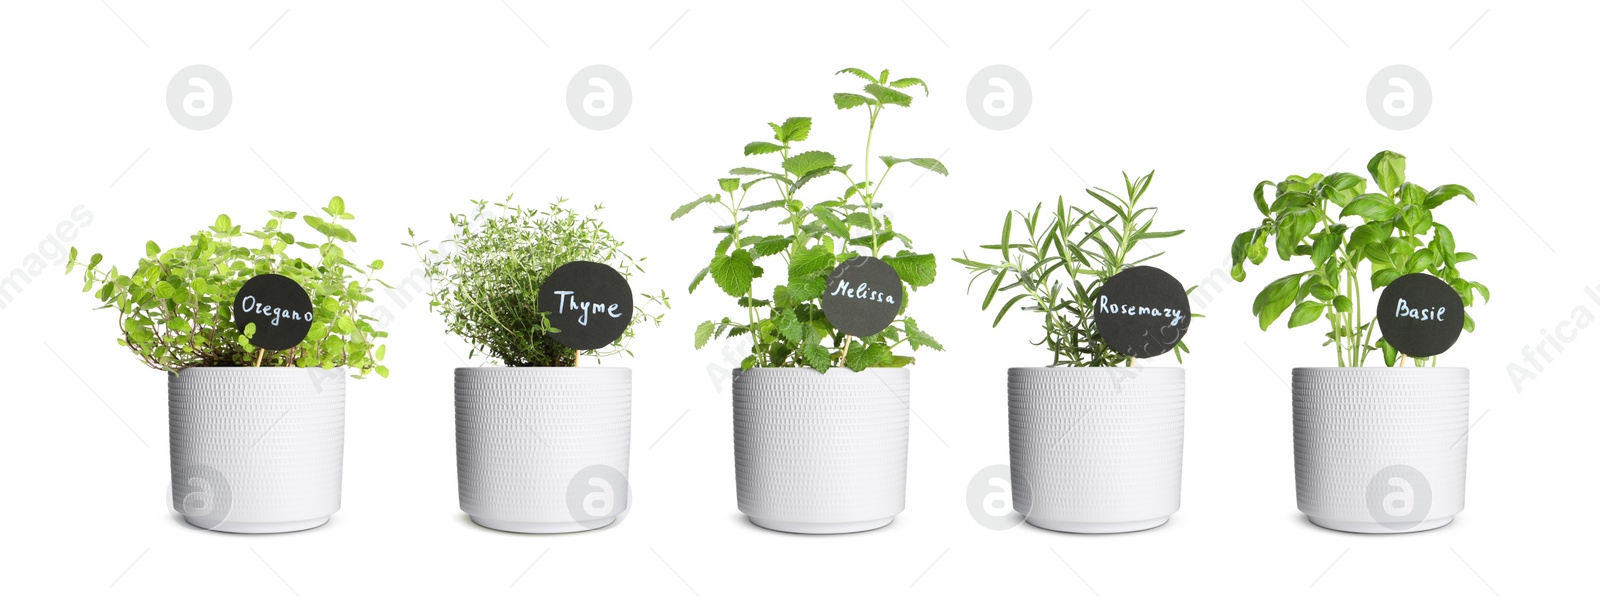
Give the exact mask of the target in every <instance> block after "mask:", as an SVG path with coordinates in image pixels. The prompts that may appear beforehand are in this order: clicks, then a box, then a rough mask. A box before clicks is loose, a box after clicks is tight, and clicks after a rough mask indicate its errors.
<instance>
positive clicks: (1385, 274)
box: [1372, 268, 1405, 290]
mask: <svg viewBox="0 0 1600 597" xmlns="http://www.w3.org/2000/svg"><path fill="white" fill-rule="evenodd" d="M1403 275H1405V272H1402V271H1400V270H1399V269H1395V268H1390V269H1383V270H1378V271H1375V272H1372V289H1373V290H1377V289H1379V288H1383V287H1384V286H1388V285H1389V283H1390V282H1393V281H1395V279H1396V278H1399V277H1400V276H1403Z"/></svg>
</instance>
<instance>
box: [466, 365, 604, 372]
mask: <svg viewBox="0 0 1600 597" xmlns="http://www.w3.org/2000/svg"><path fill="white" fill-rule="evenodd" d="M455 370H456V371H568V370H571V371H632V370H633V369H632V368H630V367H610V366H603V365H595V366H592V367H510V366H506V365H478V366H476V367H456V368H455Z"/></svg>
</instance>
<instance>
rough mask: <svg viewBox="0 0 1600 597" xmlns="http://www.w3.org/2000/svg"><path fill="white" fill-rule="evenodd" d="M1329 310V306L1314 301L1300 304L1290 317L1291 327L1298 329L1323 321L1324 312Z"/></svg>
mask: <svg viewBox="0 0 1600 597" xmlns="http://www.w3.org/2000/svg"><path fill="white" fill-rule="evenodd" d="M1327 308H1328V306H1327V305H1325V304H1323V303H1318V302H1314V301H1307V302H1304V303H1300V305H1299V306H1297V307H1295V308H1294V313H1291V314H1290V315H1289V327H1291V328H1297V327H1300V326H1303V325H1305V324H1308V323H1311V322H1313V321H1316V320H1318V319H1321V318H1322V313H1323V311H1326V310H1327Z"/></svg>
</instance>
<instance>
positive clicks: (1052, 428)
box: [1007, 367, 1184, 533]
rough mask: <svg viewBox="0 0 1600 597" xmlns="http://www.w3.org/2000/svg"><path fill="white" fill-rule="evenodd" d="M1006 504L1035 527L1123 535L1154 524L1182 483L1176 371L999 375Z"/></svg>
mask: <svg viewBox="0 0 1600 597" xmlns="http://www.w3.org/2000/svg"><path fill="white" fill-rule="evenodd" d="M1007 386H1008V392H1009V397H1010V400H1009V411H1010V422H1011V487H1012V494H1013V495H1012V504H1013V507H1014V508H1015V509H1016V511H1017V513H1019V514H1021V515H1023V517H1024V519H1025V520H1027V521H1028V523H1029V524H1032V525H1034V526H1036V527H1040V528H1044V529H1049V530H1052V531H1065V532H1070V533H1123V532H1129V531H1142V530H1144V529H1149V528H1153V527H1157V526H1160V525H1162V524H1164V523H1166V522H1167V519H1168V518H1169V517H1171V516H1172V514H1173V513H1174V512H1177V511H1178V502H1179V494H1180V493H1181V488H1182V484H1183V399H1184V377H1183V369H1179V368H1176V367H1138V368H1127V367H1094V368H1069V367H1027V368H1014V369H1011V370H1010V372H1009V382H1008V384H1007Z"/></svg>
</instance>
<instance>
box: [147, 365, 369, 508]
mask: <svg viewBox="0 0 1600 597" xmlns="http://www.w3.org/2000/svg"><path fill="white" fill-rule="evenodd" d="M344 380H345V370H344V369H343V368H337V369H330V370H323V369H317V368H308V369H303V368H297V367H199V368H191V369H184V370H183V371H181V372H178V373H176V374H172V375H169V376H168V381H167V409H168V410H167V412H168V419H169V423H170V434H171V436H170V439H171V445H172V500H173V507H174V508H175V509H176V510H177V511H178V513H179V514H181V515H182V516H183V519H184V520H185V521H186V522H188V523H189V524H192V525H194V526H197V527H200V528H204V529H210V530H215V531H225V532H230V533H282V532H288V531H299V530H304V529H309V528H313V527H317V526H321V525H322V524H323V523H326V522H328V517H330V516H332V515H333V513H334V512H337V511H338V510H339V489H340V481H341V479H342V478H343V474H344Z"/></svg>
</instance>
